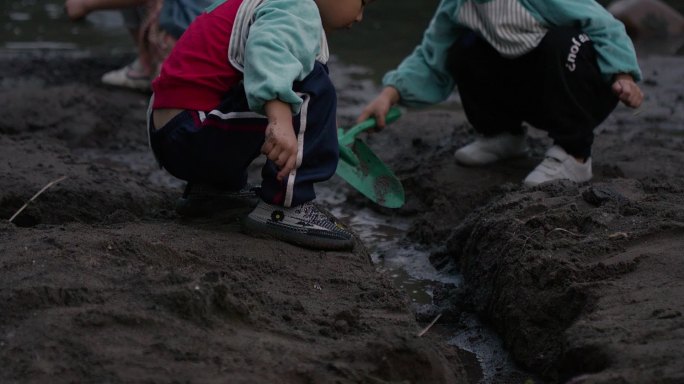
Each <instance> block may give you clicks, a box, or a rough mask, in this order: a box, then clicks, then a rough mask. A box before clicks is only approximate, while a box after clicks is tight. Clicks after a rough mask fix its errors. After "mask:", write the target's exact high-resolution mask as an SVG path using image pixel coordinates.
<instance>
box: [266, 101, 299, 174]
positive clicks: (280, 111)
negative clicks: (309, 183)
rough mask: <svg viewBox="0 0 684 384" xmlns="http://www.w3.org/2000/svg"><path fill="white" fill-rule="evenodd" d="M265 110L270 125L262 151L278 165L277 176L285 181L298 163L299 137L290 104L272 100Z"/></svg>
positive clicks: (267, 128)
mask: <svg viewBox="0 0 684 384" xmlns="http://www.w3.org/2000/svg"><path fill="white" fill-rule="evenodd" d="M265 110H266V115H267V116H268V126H267V127H266V132H265V135H266V137H265V139H264V145H262V146H261V153H263V154H264V155H266V157H268V159H269V160H271V161H273V162H274V163H275V164H276V166H278V168H279V171H278V175H277V176H276V178H277V179H278V181H283V179H284V178H285V177H287V176H288V175H289V174H290V172H291V171H292V170H293V169H295V167H296V165H297V138H296V137H295V132H294V128H293V127H292V113H291V112H290V111H291V109H290V105H289V104H286V103H283V102H282V101H279V100H271V101H269V102H267V103H266V105H265Z"/></svg>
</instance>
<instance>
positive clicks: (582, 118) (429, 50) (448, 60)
mask: <svg viewBox="0 0 684 384" xmlns="http://www.w3.org/2000/svg"><path fill="white" fill-rule="evenodd" d="M640 79H641V71H640V69H639V66H638V63H637V58H636V53H635V52H634V47H633V45H632V42H631V40H630V39H629V37H628V36H627V34H626V32H625V28H624V26H623V25H622V23H620V22H619V21H618V20H616V19H615V18H614V17H613V16H612V15H611V14H610V13H609V12H608V11H606V10H605V9H604V8H603V7H602V6H601V5H600V4H599V3H597V2H596V1H595V0H442V1H441V3H440V5H439V7H438V8H437V11H436V13H435V14H434V16H433V18H432V21H431V23H430V25H429V27H428V29H427V30H426V32H425V34H424V36H423V40H422V42H421V43H420V45H419V46H418V47H416V49H415V50H414V51H413V53H412V54H411V55H409V56H408V57H406V58H405V59H404V60H403V61H402V63H401V64H400V65H399V67H398V68H396V69H395V70H393V71H390V72H388V73H387V74H386V75H385V76H384V78H383V85H384V88H383V90H382V91H381V93H380V94H379V95H378V96H377V97H376V98H375V99H374V100H373V101H371V102H370V103H369V104H368V105H367V106H366V107H365V108H364V110H363V111H362V113H361V114H360V115H359V118H358V121H362V120H364V119H366V118H368V117H369V116H375V117H376V118H377V120H378V127H379V128H383V127H384V125H385V123H384V116H385V114H386V113H387V111H388V110H389V108H390V106H391V105H393V104H397V103H400V104H403V105H406V106H425V105H431V104H436V103H438V102H441V101H443V100H445V99H446V98H447V97H448V96H449V94H450V93H451V92H452V90H453V88H454V86H456V87H457V88H458V91H459V94H460V96H461V101H462V104H463V108H464V110H465V113H466V117H467V118H468V120H469V122H470V123H471V124H472V126H473V127H474V129H475V131H476V132H478V133H479V134H480V136H479V137H477V138H476V139H475V141H473V142H472V143H470V144H468V145H466V146H464V147H462V148H460V149H458V150H457V151H456V153H455V158H456V160H457V161H458V162H459V163H461V164H464V165H469V166H482V165H486V164H490V163H493V162H496V161H498V160H503V159H509V158H514V157H520V156H524V155H526V153H527V140H526V135H525V128H524V126H523V125H522V124H523V122H527V123H529V124H531V125H532V126H534V127H536V128H539V129H542V130H545V131H546V132H547V133H548V135H549V137H550V138H551V139H553V146H552V147H551V148H549V149H548V151H547V152H546V157H545V159H544V160H543V161H542V162H541V164H539V165H538V166H537V167H536V168H535V169H534V170H533V171H532V172H531V173H530V174H529V175H528V176H527V177H526V178H525V180H524V184H525V185H528V186H533V185H538V184H540V183H543V182H546V181H550V180H556V179H570V180H573V181H575V182H585V181H588V180H590V179H591V177H592V169H591V146H592V144H593V140H594V133H593V130H594V128H596V127H597V126H598V125H599V124H600V123H601V122H602V121H603V120H604V119H605V118H606V117H607V116H608V115H609V114H610V113H611V112H612V111H613V109H615V107H616V105H617V103H618V100H619V101H622V102H623V103H624V104H625V105H627V106H629V107H632V108H638V107H639V106H640V105H641V102H642V100H643V94H642V92H641V89H640V88H639V87H638V86H637V84H636V83H635V81H638V80H640Z"/></svg>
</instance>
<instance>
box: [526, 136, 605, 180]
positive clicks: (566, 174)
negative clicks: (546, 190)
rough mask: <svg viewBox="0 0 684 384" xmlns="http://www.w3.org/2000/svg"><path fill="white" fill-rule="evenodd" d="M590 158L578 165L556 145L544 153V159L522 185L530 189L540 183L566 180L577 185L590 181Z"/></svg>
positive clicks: (575, 160) (577, 162)
mask: <svg viewBox="0 0 684 384" xmlns="http://www.w3.org/2000/svg"><path fill="white" fill-rule="evenodd" d="M591 176H592V173H591V158H588V159H587V160H586V161H585V162H584V163H580V162H579V161H577V159H575V158H574V157H572V156H570V155H568V153H567V152H565V150H564V149H563V148H561V147H559V146H557V145H554V146H553V147H551V148H549V150H548V151H546V158H545V159H544V161H542V162H541V163H540V164H539V165H538V166H537V168H535V169H534V170H533V171H532V172H530V174H529V175H527V177H526V178H525V180H524V181H523V183H524V184H525V185H526V186H528V187H532V186H535V185H539V184H541V183H544V182H547V181H551V180H559V179H568V180H571V181H574V182H577V183H582V182H585V181H589V180H591Z"/></svg>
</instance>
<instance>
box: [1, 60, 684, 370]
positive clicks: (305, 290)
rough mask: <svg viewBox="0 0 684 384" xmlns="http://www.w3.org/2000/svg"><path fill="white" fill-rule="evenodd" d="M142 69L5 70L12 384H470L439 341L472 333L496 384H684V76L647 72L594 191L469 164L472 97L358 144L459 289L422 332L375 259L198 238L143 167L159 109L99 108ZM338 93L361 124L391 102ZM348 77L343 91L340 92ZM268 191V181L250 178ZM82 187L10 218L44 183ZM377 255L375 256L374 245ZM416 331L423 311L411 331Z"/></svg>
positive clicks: (119, 103)
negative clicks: (500, 375)
mask: <svg viewBox="0 0 684 384" xmlns="http://www.w3.org/2000/svg"><path fill="white" fill-rule="evenodd" d="M127 59H130V58H127V57H121V58H116V57H115V58H102V57H96V58H93V57H87V56H84V57H77V56H73V55H71V56H70V55H64V54H54V53H49V52H41V53H35V54H27V55H22V56H12V57H1V58H0V74H1V75H0V76H2V77H1V82H0V105H2V106H3V107H2V108H3V109H2V110H3V119H2V121H1V122H0V149H1V150H0V175H1V176H2V177H0V218H1V219H2V221H1V222H0V366H2V367H4V368H3V369H2V370H0V382H10V383H11V382H57V383H59V382H97V383H101V382H111V383H119V382H125V383H131V382H169V383H172V382H173V383H180V382H193V383H194V382H197V383H200V382H201V383H211V382H221V383H224V382H231V383H409V382H410V383H475V382H478V381H480V380H481V379H482V378H483V377H490V376H487V375H485V376H483V375H482V374H481V373H479V372H474V371H473V370H472V369H470V368H468V367H467V366H466V365H464V363H463V362H462V361H463V359H464V358H466V357H467V356H466V355H464V354H463V353H462V352H459V351H458V350H457V349H456V348H455V347H453V346H451V345H450V344H449V343H447V342H446V339H447V337H448V336H446V334H445V333H438V332H427V334H426V335H425V336H424V337H422V338H417V337H416V334H417V333H418V332H419V331H420V330H421V329H422V327H423V326H424V325H425V324H424V323H422V324H421V323H419V322H417V320H416V315H417V316H418V318H419V319H420V320H421V321H423V320H425V321H428V320H430V319H431V318H433V317H434V315H435V314H437V313H441V314H442V315H443V316H442V317H441V319H440V322H439V323H438V325H437V326H436V329H437V328H438V327H440V326H441V327H444V326H448V325H449V324H451V325H453V326H455V327H459V326H463V321H464V320H463V319H464V317H466V316H471V315H470V314H471V313H475V314H477V315H478V316H479V318H480V319H482V321H484V322H485V323H486V324H488V325H490V326H491V327H492V328H493V329H494V330H495V331H497V332H498V333H499V334H500V336H501V338H502V340H503V343H504V345H505V346H506V348H507V349H508V350H509V351H510V352H511V354H512V356H513V358H514V359H515V360H516V361H517V362H518V363H520V364H521V366H523V367H525V368H526V369H529V370H530V372H531V374H530V376H525V375H523V376H517V379H516V380H510V379H509V380H507V381H506V380H503V379H500V380H492V381H486V380H485V381H486V382H497V383H503V382H511V383H513V382H516V383H521V382H528V383H531V382H537V381H538V380H537V379H534V380H532V379H529V380H528V379H527V378H529V377H532V376H531V375H532V373H536V374H539V375H540V376H541V377H542V378H543V380H544V381H546V382H549V383H555V382H570V383H681V382H684V368H683V367H684V359H683V357H682V356H684V347H683V346H684V316H682V312H684V305H683V304H682V303H684V267H683V265H684V263H682V261H684V260H683V256H682V248H684V193H683V192H684V168H683V167H682V166H681V164H684V108H683V106H682V103H683V100H684V88H683V87H682V79H684V60H683V59H682V58H665V57H642V66H643V69H644V74H645V81H644V83H643V86H644V91H645V92H646V94H647V100H646V102H645V105H644V107H643V108H642V109H641V110H640V111H638V112H637V113H634V111H632V110H629V109H627V108H624V107H619V108H618V109H617V110H616V111H615V113H614V114H613V115H611V116H610V117H609V118H608V119H607V121H606V122H605V123H604V124H603V125H602V126H601V127H599V129H597V139H596V143H595V146H594V150H593V165H594V174H595V178H594V180H593V181H592V182H591V183H586V184H581V185H577V184H574V183H569V182H554V183H549V184H547V185H542V186H539V187H535V188H524V187H522V186H521V183H520V181H521V180H522V179H523V178H524V177H525V175H526V174H527V173H528V172H529V171H530V170H531V169H532V168H533V167H534V166H535V165H536V164H537V163H538V162H539V161H541V158H542V156H543V153H544V151H545V149H546V148H547V147H548V145H549V141H548V139H547V138H546V137H545V135H544V134H543V133H542V132H539V131H536V130H534V129H533V128H530V131H529V134H530V138H529V143H530V146H531V152H530V157H528V158H524V159H519V160H515V161H508V162H504V163H499V164H495V165H492V166H488V167H483V168H468V167H462V166H459V165H457V164H456V163H455V162H454V160H453V156H452V154H453V151H454V150H455V149H456V148H458V147H460V146H462V145H463V144H466V143H468V142H469V141H470V140H472V133H473V132H472V129H471V127H470V126H469V125H468V124H467V122H466V119H465V116H464V114H463V112H462V109H461V108H460V104H459V101H458V98H457V97H455V98H453V99H451V100H450V101H449V102H447V103H446V104H445V105H442V106H439V107H438V108H435V109H429V110H423V111H419V110H411V111H405V112H404V115H403V117H402V118H401V119H399V121H397V122H395V123H393V124H392V125H391V126H390V127H388V128H387V129H386V130H385V131H384V132H383V133H382V134H377V135H372V136H369V137H363V140H364V141H365V142H366V143H368V145H369V146H370V147H371V148H372V149H373V150H374V151H375V153H377V154H378V155H379V157H381V158H382V159H383V160H384V161H386V162H387V163H388V164H389V166H390V168H391V169H393V170H394V171H395V172H396V173H397V175H398V176H399V177H400V179H401V180H402V183H403V185H404V187H405V189H406V192H407V202H406V205H405V206H404V207H403V208H401V209H399V210H390V209H383V208H379V207H378V206H375V205H372V204H371V203H369V201H368V200H367V199H366V198H365V197H363V196H361V195H360V194H359V193H357V192H355V191H354V190H352V189H350V188H349V187H348V186H347V185H345V184H344V183H343V182H341V181H340V180H339V179H338V178H335V179H333V180H331V181H330V185H332V187H331V188H332V189H333V190H335V191H336V193H339V194H343V195H347V200H346V203H344V204H346V205H347V206H348V207H350V209H351V210H353V209H355V208H360V207H363V206H370V207H372V208H374V209H375V210H376V211H377V212H378V213H379V214H385V215H387V217H388V220H391V218H392V217H393V216H395V215H399V216H403V217H404V218H409V219H410V220H412V222H413V224H412V226H411V228H410V229H409V231H408V233H407V234H406V238H407V239H409V240H410V241H412V242H414V243H418V244H423V245H427V246H430V247H434V249H435V250H434V252H433V253H432V256H431V260H432V262H433V263H434V265H435V266H437V267H438V268H439V269H441V270H444V271H451V272H453V273H459V274H462V275H463V284H462V285H461V286H459V287H453V286H444V287H441V289H436V290H435V293H434V299H435V304H434V305H433V306H431V307H430V308H427V309H426V308H422V309H421V310H418V311H417V313H413V312H412V311H411V309H410V308H411V307H410V305H409V300H408V298H407V297H406V294H405V293H404V292H402V291H400V290H398V289H397V288H395V287H394V286H392V283H391V281H390V279H389V277H388V276H385V275H384V274H382V273H379V272H378V271H376V269H375V268H374V266H373V265H372V263H371V262H370V260H369V255H368V251H367V249H366V247H365V246H364V244H361V243H360V242H359V243H358V244H357V246H356V247H355V250H354V252H349V253H344V252H315V251H310V250H305V249H302V248H298V247H295V246H290V245H287V244H284V243H281V242H276V241H270V240H264V239H254V238H252V237H249V236H247V235H244V234H242V233H241V232H240V230H239V219H240V217H242V215H244V214H245V212H244V211H232V212H225V213H224V214H222V215H217V216H214V217H211V218H205V219H199V220H192V221H185V220H181V219H180V218H178V217H177V216H176V214H175V213H174V210H173V202H174V200H175V199H176V198H177V197H178V196H179V194H180V191H181V188H182V185H181V184H180V183H179V182H178V181H176V180H174V179H173V178H171V177H169V176H168V175H166V174H165V173H164V172H163V171H160V170H159V169H157V168H156V167H155V164H154V160H153V158H152V156H151V154H150V153H149V150H148V148H147V141H146V134H145V128H144V111H145V108H146V104H147V97H148V95H144V94H139V93H133V92H127V91H122V90H116V89H110V88H105V87H102V86H100V85H99V76H100V74H101V73H102V72H104V71H106V70H109V69H113V68H117V67H119V66H121V65H123V64H125V63H126V62H127ZM335 65H336V64H335V63H333V64H332V66H333V68H332V70H331V73H332V74H333V79H334V81H335V82H336V84H337V86H338V91H339V93H340V96H339V105H340V109H339V113H340V116H339V118H340V122H341V123H342V124H343V125H347V126H348V125H349V124H350V123H351V121H352V119H353V118H354V117H355V116H356V113H358V111H359V106H360V105H362V104H363V102H365V101H367V100H368V99H369V98H370V97H372V96H373V95H374V94H375V92H377V88H376V87H375V86H374V85H372V84H371V83H369V82H366V81H354V80H353V78H354V73H355V72H354V71H356V70H359V69H358V68H356V69H355V68H353V67H347V68H346V72H345V73H346V76H347V77H346V78H344V79H340V78H335V76H336V75H335V74H336V70H339V69H340V68H335ZM342 72H344V71H342ZM256 169H257V170H258V168H256ZM62 176H67V177H66V179H64V180H63V181H61V182H59V183H57V184H55V185H54V186H52V187H51V188H49V189H48V190H46V191H45V192H44V193H43V194H42V195H40V196H39V197H38V198H36V199H35V200H34V201H33V202H31V203H30V204H29V205H28V207H27V208H26V209H25V210H24V211H23V212H22V213H21V214H20V215H18V216H17V217H16V219H15V220H14V221H13V223H8V221H7V219H8V218H10V217H11V216H12V215H13V214H14V213H15V212H16V211H17V210H18V209H19V208H20V207H21V206H22V205H23V204H24V203H25V202H26V201H27V200H29V199H30V198H31V197H32V196H33V195H34V194H35V193H36V192H37V191H38V190H40V189H41V188H42V187H43V186H45V185H46V184H47V183H48V182H50V181H52V180H56V179H58V178H60V177H62ZM366 246H372V244H366ZM413 309H414V310H415V307H414V308H413Z"/></svg>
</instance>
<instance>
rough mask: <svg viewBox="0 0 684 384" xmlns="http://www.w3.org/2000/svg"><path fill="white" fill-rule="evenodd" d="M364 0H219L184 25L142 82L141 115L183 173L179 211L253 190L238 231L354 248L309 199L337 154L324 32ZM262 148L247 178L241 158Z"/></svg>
mask: <svg viewBox="0 0 684 384" xmlns="http://www.w3.org/2000/svg"><path fill="white" fill-rule="evenodd" d="M366 3H367V1H366V0H217V1H215V2H214V3H213V4H212V5H211V6H210V7H209V8H207V10H206V11H205V12H203V13H202V14H201V15H199V16H198V17H197V18H196V19H195V20H194V21H193V22H192V24H190V26H189V27H188V29H187V30H186V31H185V32H184V33H183V35H182V36H181V38H180V39H179V40H178V42H177V43H176V44H175V46H174V48H173V50H172V51H171V53H170V55H169V56H168V58H167V59H166V60H165V61H164V63H163V65H162V68H161V72H160V74H159V76H158V77H157V78H156V79H155V80H154V81H153V83H152V89H153V91H154V93H153V97H152V100H151V102H150V113H149V116H148V128H149V138H150V146H151V148H152V150H153V152H154V155H155V157H156V158H157V160H158V161H159V164H160V165H161V166H162V167H163V168H164V169H166V170H167V171H168V172H169V173H171V174H172V175H174V176H175V177H177V178H179V179H181V180H185V181H187V186H186V189H185V193H184V195H183V197H182V198H181V199H180V200H179V204H178V205H177V208H180V209H177V211H179V213H181V214H185V215H195V214H203V213H206V212H205V210H206V209H208V210H217V209H220V206H219V200H221V201H223V202H225V203H226V204H228V202H229V201H230V200H234V201H235V202H237V203H240V202H243V201H245V200H249V197H250V196H253V195H255V192H257V191H258V196H254V197H255V198H256V200H258V203H256V207H254V209H253V210H252V212H251V213H250V214H249V215H248V216H247V217H246V218H245V220H244V221H243V223H244V229H245V231H246V232H249V233H251V234H254V235H257V236H268V237H274V238H277V239H280V240H284V241H287V242H290V243H294V244H298V245H301V246H305V247H310V248H315V249H324V250H335V249H349V248H352V247H353V245H354V238H353V236H352V234H351V233H350V232H349V231H348V230H347V229H345V228H344V227H343V226H341V225H339V224H338V223H337V222H336V221H335V220H334V218H331V217H329V216H328V215H326V214H325V213H324V212H321V211H320V210H319V208H318V207H317V206H316V205H315V204H314V203H313V201H314V199H315V197H316V194H315V190H314V184H315V183H317V182H321V181H324V180H327V179H329V178H330V177H332V175H333V174H334V173H335V169H336V167H337V161H338V155H339V153H338V151H339V146H338V142H337V122H336V105H337V104H336V103H337V98H336V93H335V88H334V86H333V84H332V82H331V80H330V78H329V76H328V67H327V65H326V63H327V60H328V56H329V54H328V45H327V40H326V34H327V33H329V32H332V31H335V30H338V29H346V28H349V27H351V25H352V24H354V23H356V22H359V21H361V19H362V17H363V12H364V8H365V6H366ZM260 155H264V156H265V157H266V163H265V165H264V166H263V168H262V172H261V177H262V180H261V185H260V187H259V188H258V189H252V188H250V187H249V185H248V184H247V168H248V166H249V165H250V163H252V162H253V161H254V160H255V159H256V158H257V157H259V156H260ZM205 203H206V204H205ZM200 211H202V212H200Z"/></svg>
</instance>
